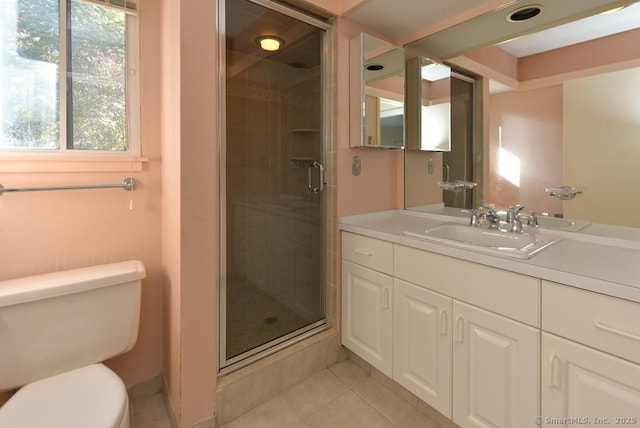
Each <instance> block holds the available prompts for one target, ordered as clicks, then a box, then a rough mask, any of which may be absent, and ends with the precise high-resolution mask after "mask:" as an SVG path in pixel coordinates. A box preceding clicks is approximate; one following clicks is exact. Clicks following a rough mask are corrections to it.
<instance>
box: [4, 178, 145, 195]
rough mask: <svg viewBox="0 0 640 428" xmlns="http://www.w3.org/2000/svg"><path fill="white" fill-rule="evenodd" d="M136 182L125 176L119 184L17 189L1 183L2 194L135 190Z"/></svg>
mask: <svg viewBox="0 0 640 428" xmlns="http://www.w3.org/2000/svg"><path fill="white" fill-rule="evenodd" d="M135 187H136V182H135V180H134V179H133V177H127V178H124V179H123V180H122V181H121V182H120V183H118V184H88V185H82V186H50V187H20V188H15V189H5V188H4V187H3V186H2V184H0V195H1V194H3V193H8V192H39V191H42V190H82V189H115V188H120V189H124V190H133V189H134V188H135Z"/></svg>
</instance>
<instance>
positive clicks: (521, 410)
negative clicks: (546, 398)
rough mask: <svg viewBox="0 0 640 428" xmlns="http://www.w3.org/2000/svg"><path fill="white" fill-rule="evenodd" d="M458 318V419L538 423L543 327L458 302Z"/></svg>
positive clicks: (484, 423) (467, 423) (477, 423)
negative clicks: (540, 345)
mask: <svg viewBox="0 0 640 428" xmlns="http://www.w3.org/2000/svg"><path fill="white" fill-rule="evenodd" d="M453 319H454V321H453V322H454V325H453V328H454V335H453V339H454V343H453V421H454V422H455V423H457V424H458V425H460V426H461V427H463V428H465V427H504V428H506V427H518V428H523V427H535V426H536V424H535V418H536V416H538V415H539V411H538V409H539V406H538V397H539V395H538V391H539V338H540V333H539V331H538V330H537V329H534V328H531V327H529V326H526V325H524V324H521V323H519V322H516V321H513V320H510V319H507V318H504V317H502V316H499V315H496V314H493V313H490V312H487V311H484V310H482V309H478V308H476V307H473V306H469V305H467V304H464V303H461V302H458V301H454V302H453Z"/></svg>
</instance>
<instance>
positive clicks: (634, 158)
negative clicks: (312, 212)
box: [405, 0, 640, 227]
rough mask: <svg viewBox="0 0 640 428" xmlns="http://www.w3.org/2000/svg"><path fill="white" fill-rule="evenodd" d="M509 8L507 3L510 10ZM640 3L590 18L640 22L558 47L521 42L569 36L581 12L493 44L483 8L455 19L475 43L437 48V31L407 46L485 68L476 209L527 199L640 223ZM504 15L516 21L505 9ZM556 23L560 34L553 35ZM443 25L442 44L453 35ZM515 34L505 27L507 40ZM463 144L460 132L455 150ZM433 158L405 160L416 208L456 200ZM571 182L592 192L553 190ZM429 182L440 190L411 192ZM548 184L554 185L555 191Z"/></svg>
mask: <svg viewBox="0 0 640 428" xmlns="http://www.w3.org/2000/svg"><path fill="white" fill-rule="evenodd" d="M516 3H518V2H516ZM537 3H540V4H543V5H544V12H545V13H547V12H549V11H550V10H551V8H552V7H554V2H550V1H544V0H543V1H540V2H537ZM555 3H556V4H558V3H564V2H555ZM569 3H571V2H568V4H569ZM584 3H588V2H584ZM591 3H592V6H593V4H595V3H597V5H598V7H600V9H602V8H606V7H607V5H605V3H607V4H608V5H609V6H610V5H611V4H612V3H616V5H623V4H630V3H633V2H631V1H626V2H623V1H619V2H611V1H609V2H591ZM516 6H517V5H516ZM570 7H574V6H573V5H570ZM599 11H602V10H599ZM507 12H508V10H505V9H504V8H503V9H501V10H500V13H502V14H503V15H504V14H506V13H507ZM569 12H570V11H569ZM591 12H593V11H591ZM639 12H640V4H633V5H630V6H628V7H627V8H626V9H623V10H620V11H618V12H615V13H611V14H607V15H601V16H593V17H589V18H585V19H589V20H593V19H600V18H601V17H607V16H609V17H614V16H615V15H616V14H621V15H619V16H621V17H622V18H624V19H623V20H626V21H630V22H631V23H630V24H629V26H624V25H621V24H616V25H617V30H616V33H615V34H610V35H607V34H602V35H600V36H597V37H598V38H596V39H593V40H590V39H585V40H583V41H580V40H578V42H577V43H573V44H571V45H568V46H565V47H558V48H554V49H553V50H550V51H545V50H542V51H538V52H535V53H528V52H525V53H522V52H518V49H520V47H519V46H518V44H521V45H522V46H527V45H528V43H527V39H528V38H530V37H536V38H537V40H543V41H544V40H545V37H546V38H550V39H553V38H554V37H555V38H558V37H559V36H558V34H560V35H561V36H562V37H564V35H566V34H569V33H570V32H572V31H573V30H571V29H569V28H568V27H566V26H565V23H566V22H567V21H571V19H569V18H567V17H565V18H563V19H562V20H561V23H562V26H561V27H557V28H550V29H546V30H545V31H543V32H541V33H537V34H531V35H530V36H526V37H521V38H520V39H516V40H514V41H512V42H506V43H502V44H499V45H494V46H486V44H485V43H483V42H482V36H483V34H482V33H475V32H474V31H476V29H477V23H476V22H475V20H476V19H479V18H482V19H485V16H484V15H483V16H482V17H478V18H474V19H472V20H470V21H467V22H464V23H462V24H459V25H458V26H456V27H460V28H456V27H452V28H456V32H464V34H465V35H466V37H465V39H466V40H468V41H469V42H468V43H467V47H465V46H464V40H460V39H459V38H458V39H455V40H454V38H453V36H452V43H453V42H455V43H458V42H461V43H462V44H460V43H459V44H458V45H457V46H455V47H453V48H451V49H449V48H447V49H443V50H442V51H437V50H438V48H437V44H431V45H430V40H429V38H430V37H432V36H427V37H426V38H424V39H421V40H419V41H416V42H414V43H411V44H409V45H407V46H405V49H406V50H409V49H412V50H419V51H421V52H423V54H424V55H431V56H432V57H439V58H441V59H442V60H444V62H445V63H447V64H450V65H451V66H452V67H453V68H454V70H464V71H468V72H471V73H472V74H475V75H477V76H479V77H480V80H479V86H480V90H479V93H480V94H481V99H480V100H479V101H478V103H479V104H481V105H482V107H483V108H481V109H479V110H478V111H477V112H478V114H477V115H476V118H475V119H474V122H475V123H480V126H479V127H478V128H477V129H475V130H474V132H475V136H474V139H475V140H476V144H475V146H474V155H473V158H474V162H475V159H477V158H478V157H483V158H484V161H483V166H484V171H479V172H478V173H474V175H473V177H474V179H473V181H476V182H478V186H477V187H476V189H474V190H473V191H472V192H474V193H475V192H477V194H476V196H478V195H480V197H474V198H473V199H474V202H473V208H478V207H479V206H486V205H489V204H492V203H493V204H496V205H497V206H498V207H507V206H510V205H515V204H524V205H525V206H526V210H527V211H529V210H532V211H536V212H546V213H549V214H550V216H551V217H553V216H556V215H557V216H563V217H564V218H567V219H573V220H579V221H583V222H590V223H599V224H607V225H618V226H630V227H640V216H637V215H633V214H630V213H636V212H638V210H640V198H638V197H637V188H636V186H637V183H638V182H640V168H638V167H637V165H638V161H639V160H640V144H638V141H640V97H638V96H637V94H638V93H639V91H640V51H638V49H637V48H631V46H638V45H640V29H638V27H640V14H639ZM588 13H589V12H585V11H579V12H576V13H575V15H578V16H579V17H583V16H584V15H585V14H588ZM492 14H493V12H492ZM500 20H501V22H502V21H504V22H506V20H505V18H504V16H503V17H501V18H500ZM553 24H554V25H555V24H557V22H554V23H553ZM496 25H498V24H496ZM566 25H574V26H578V27H582V28H583V29H585V28H586V29H594V28H596V27H599V26H600V25H599V24H596V23H594V22H593V21H586V22H585V21H576V22H575V23H571V24H566ZM547 27H548V25H547ZM545 28H546V27H545ZM534 29H535V28H534ZM554 30H555V31H557V33H551V35H550V36H544V34H548V32H552V31H554ZM447 31H448V30H444V31H443V32H441V33H445V32H447ZM529 31H530V30H528V31H527V32H529ZM436 34H437V35H438V39H439V42H438V43H440V42H441V41H442V40H445V39H446V37H442V34H440V33H436ZM513 34H515V33H513ZM554 34H555V35H554ZM572 34H573V33H572ZM510 37H511V36H509V35H503V36H501V38H500V40H507V39H509V38H510ZM445 41H446V40H445ZM496 41H497V40H493V42H496ZM471 43H473V44H474V46H471ZM427 46H429V49H431V51H427ZM479 46H480V47H479ZM483 46H486V47H483ZM625 46H627V47H629V49H626V48H624V47H625ZM478 47H479V48H478ZM407 119H408V120H409V118H407ZM455 151H456V144H455V141H454V143H453V145H452V152H451V153H453V152H455ZM406 155H407V156H408V155H409V154H408V153H407V154H406ZM430 157H431V159H432V162H434V163H435V167H434V169H435V172H434V173H433V175H431V176H428V177H427V174H426V173H425V172H424V171H426V170H427V168H428V167H427V162H428V160H429V159H428V158H424V159H421V160H420V161H416V160H415V159H408V158H407V159H405V206H406V208H407V209H419V210H423V211H424V210H431V209H433V210H436V211H437V210H440V209H441V207H443V206H444V208H447V207H450V206H455V205H454V204H449V203H447V202H446V201H445V199H444V197H445V196H446V195H448V194H450V193H451V192H450V191H447V190H442V189H439V188H438V187H437V184H436V183H437V181H438V180H442V177H443V176H444V172H443V168H442V165H441V164H440V161H441V159H440V158H437V154H435V153H433V154H431V155H430ZM454 179H455V177H452V178H451V180H452V181H453V180H454ZM563 185H564V186H572V187H573V188H574V190H576V191H580V192H583V193H578V194H577V195H576V196H575V197H574V198H572V199H566V200H563V199H560V198H558V197H553V196H550V194H551V193H554V192H553V189H549V188H555V189H556V190H557V189H558V187H559V186H563ZM425 186H428V187H429V192H430V193H429V194H430V196H431V197H430V199H429V200H428V201H425V200H424V198H423V200H420V203H417V204H413V205H412V204H411V200H409V198H408V195H412V194H415V193H416V192H417V189H421V188H424V187H425ZM545 188H548V190H549V191H547V192H545ZM423 193H426V192H423ZM555 193H556V194H558V192H557V191H556V192H555ZM427 205H428V206H429V207H431V208H425V206H427ZM458 212H459V210H458Z"/></svg>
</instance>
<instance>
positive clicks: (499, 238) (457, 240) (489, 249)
mask: <svg viewBox="0 0 640 428" xmlns="http://www.w3.org/2000/svg"><path fill="white" fill-rule="evenodd" d="M404 234H405V235H408V236H413V237H416V238H421V239H426V240H431V241H436V242H440V243H444V244H448V245H453V246H457V247H461V248H466V249H473V250H477V251H481V252H485V253H490V254H497V255H502V256H509V257H515V258H519V259H528V258H530V257H533V256H534V255H535V254H537V253H539V252H540V251H542V250H544V249H545V248H548V247H549V246H551V245H553V244H554V243H556V242H557V241H558V240H559V239H557V238H553V237H547V236H544V235H541V234H539V233H510V232H503V231H500V230H489V229H482V228H479V227H473V226H469V225H466V224H460V223H443V224H441V225H440V226H436V227H434V228H432V229H428V230H426V231H425V233H424V234H422V233H414V232H404Z"/></svg>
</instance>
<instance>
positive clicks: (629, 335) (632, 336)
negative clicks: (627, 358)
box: [594, 321, 640, 342]
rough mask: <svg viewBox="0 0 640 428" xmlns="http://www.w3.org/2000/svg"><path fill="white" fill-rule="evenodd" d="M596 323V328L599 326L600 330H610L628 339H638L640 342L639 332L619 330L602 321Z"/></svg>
mask: <svg viewBox="0 0 640 428" xmlns="http://www.w3.org/2000/svg"><path fill="white" fill-rule="evenodd" d="M594 325H595V326H596V328H599V329H600V330H604V331H608V332H609V333H613V334H617V335H618V336H622V337H626V338H627V339H631V340H636V341H638V342H640V336H638V335H637V334H633V333H629V332H626V331H622V330H618V329H617V328H615V327H610V326H608V325H606V324H603V323H601V322H600V321H596V322H595V323H594Z"/></svg>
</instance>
